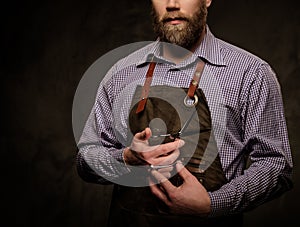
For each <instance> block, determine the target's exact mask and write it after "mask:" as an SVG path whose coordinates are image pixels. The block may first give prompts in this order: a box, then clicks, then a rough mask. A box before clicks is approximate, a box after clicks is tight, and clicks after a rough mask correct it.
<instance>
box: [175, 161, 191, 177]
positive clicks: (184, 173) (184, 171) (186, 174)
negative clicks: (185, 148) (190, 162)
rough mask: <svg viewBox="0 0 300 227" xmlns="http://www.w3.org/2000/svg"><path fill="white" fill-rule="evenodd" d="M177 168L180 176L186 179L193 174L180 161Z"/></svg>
mask: <svg viewBox="0 0 300 227" xmlns="http://www.w3.org/2000/svg"><path fill="white" fill-rule="evenodd" d="M176 170H177V172H178V174H179V176H181V177H182V179H183V180H184V181H186V180H187V179H188V178H189V177H191V176H193V175H192V174H191V173H190V171H188V170H187V168H185V166H184V165H183V164H182V163H181V162H180V161H179V162H177V163H176Z"/></svg>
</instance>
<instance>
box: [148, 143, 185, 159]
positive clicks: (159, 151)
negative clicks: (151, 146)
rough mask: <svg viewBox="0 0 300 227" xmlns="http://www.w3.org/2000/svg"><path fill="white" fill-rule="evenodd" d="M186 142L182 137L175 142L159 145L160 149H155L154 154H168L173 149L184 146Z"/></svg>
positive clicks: (157, 155)
mask: <svg viewBox="0 0 300 227" xmlns="http://www.w3.org/2000/svg"><path fill="white" fill-rule="evenodd" d="M184 144H185V142H184V141H183V140H181V139H179V140H175V141H173V142H169V143H165V144H160V145H157V146H158V147H157V148H158V149H156V150H153V155H155V156H156V157H159V156H165V155H168V154H169V153H170V152H171V151H174V150H177V149H179V148H180V147H182V146H183V145H184Z"/></svg>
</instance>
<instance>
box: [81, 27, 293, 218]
mask: <svg viewBox="0 0 300 227" xmlns="http://www.w3.org/2000/svg"><path fill="white" fill-rule="evenodd" d="M157 46H158V42H153V43H151V44H149V45H147V46H146V47H144V48H141V49H140V50H138V51H136V52H134V53H133V54H130V55H129V56H127V57H125V58H124V59H122V60H120V61H119V62H117V63H116V64H115V65H114V66H113V67H112V68H111V69H110V71H109V72H108V73H107V75H106V77H105V78H104V79H103V80H102V82H101V84H100V86H99V89H98V92H97V96H96V101H95V104H94V107H93V109H92V111H91V114H90V116H89V118H88V121H87V122H86V126H85V128H84V130H83V134H82V136H81V138H80V141H79V144H78V147H79V152H78V156H77V167H78V172H79V174H80V175H81V176H82V178H83V179H85V180H87V181H93V182H97V183H101V184H104V183H107V182H109V181H111V182H116V179H120V178H121V176H122V175H123V174H126V173H128V171H130V170H129V169H128V168H127V167H126V166H124V165H122V164H121V165H120V162H121V163H123V156H122V155H123V150H124V147H126V146H127V145H128V141H127V126H126V125H127V124H126V122H127V117H128V114H129V107H130V105H131V99H132V96H133V93H134V91H135V88H136V86H137V85H143V84H144V81H145V75H146V71H147V69H148V65H149V64H148V61H149V57H150V56H153V55H154V56H155V59H156V60H159V64H157V66H156V68H155V71H154V75H153V80H152V84H151V86H154V85H168V86H173V87H188V86H189V84H190V81H191V78H192V75H193V72H194V70H195V64H194V63H195V61H197V59H198V58H199V57H200V58H201V59H203V60H204V61H205V62H206V65H205V68H204V71H203V75H202V78H201V81H200V84H199V87H200V88H201V89H202V90H203V92H204V94H205V96H206V99H207V102H208V105H209V108H210V111H211V115H212V124H213V129H214V133H215V137H216V141H217V146H218V152H219V155H220V159H221V163H222V167H223V171H224V173H225V175H226V177H227V179H228V182H229V183H227V184H225V185H223V186H222V187H221V188H220V189H219V190H217V191H214V192H209V195H210V199H211V208H212V214H211V215H212V216H219V215H225V214H232V213H236V212H241V211H244V210H247V209H251V208H252V207H255V206H257V205H259V204H261V203H263V202H265V201H267V200H269V199H271V198H273V197H274V196H276V195H278V194H281V193H282V192H283V191H286V190H288V189H290V188H291V184H290V183H289V182H290V181H289V179H290V178H291V174H292V165H293V164H292V156H291V151H290V146H289V141H288V133H287V127H286V122H285V116H284V108H283V103H282V96H281V92H280V86H279V84H278V81H277V79H276V75H275V73H274V72H273V70H272V69H271V67H270V66H269V65H268V64H267V63H266V62H265V61H263V60H262V59H260V58H258V57H256V56H254V55H252V54H250V53H248V52H246V51H245V50H242V49H240V48H238V47H235V46H233V45H231V44H229V43H226V42H224V41H222V40H219V39H217V38H215V37H214V36H213V34H212V33H211V32H210V30H209V28H208V27H207V33H206V35H205V37H204V40H203V41H202V43H201V44H200V46H199V47H198V48H197V49H196V51H195V52H194V53H193V55H192V56H191V57H189V58H188V59H187V60H185V61H183V62H181V63H179V64H177V65H176V64H173V63H170V62H168V61H167V60H166V59H162V58H161V57H160V56H159V55H157V52H158V51H157ZM246 154H247V155H249V158H250V160H251V165H250V167H249V168H247V169H245V161H244V160H245V155H246ZM276 192H278V193H276Z"/></svg>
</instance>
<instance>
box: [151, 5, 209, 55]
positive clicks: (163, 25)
mask: <svg viewBox="0 0 300 227" xmlns="http://www.w3.org/2000/svg"><path fill="white" fill-rule="evenodd" d="M202 3H203V2H202ZM152 17H153V28H154V32H155V33H156V35H157V36H158V37H159V38H160V41H162V42H168V43H172V44H176V45H178V46H181V47H183V48H186V49H190V48H191V47H192V46H193V45H194V44H195V43H196V42H197V41H198V40H199V38H200V36H201V34H202V32H203V29H205V24H206V17H207V8H206V5H205V4H204V3H203V4H201V6H200V7H199V10H198V12H197V13H196V14H195V15H194V16H192V17H187V16H186V15H184V14H182V13H180V12H177V11H173V12H168V13H166V14H165V15H164V16H163V18H162V19H161V20H159V17H158V15H157V13H156V12H155V10H154V9H153V8H152ZM168 18H169V19H170V18H178V19H181V20H184V22H182V23H180V24H178V25H172V24H169V23H167V21H168Z"/></svg>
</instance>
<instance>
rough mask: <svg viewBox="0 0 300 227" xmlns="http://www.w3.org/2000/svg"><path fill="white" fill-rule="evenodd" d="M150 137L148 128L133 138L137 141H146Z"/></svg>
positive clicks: (150, 133)
mask: <svg viewBox="0 0 300 227" xmlns="http://www.w3.org/2000/svg"><path fill="white" fill-rule="evenodd" d="M151 135H152V132H151V129H150V128H145V130H143V131H142V132H138V133H137V134H136V135H135V136H136V138H137V139H139V140H148V139H149V138H150V137H151Z"/></svg>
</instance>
